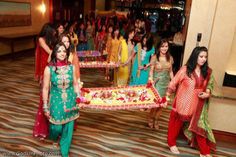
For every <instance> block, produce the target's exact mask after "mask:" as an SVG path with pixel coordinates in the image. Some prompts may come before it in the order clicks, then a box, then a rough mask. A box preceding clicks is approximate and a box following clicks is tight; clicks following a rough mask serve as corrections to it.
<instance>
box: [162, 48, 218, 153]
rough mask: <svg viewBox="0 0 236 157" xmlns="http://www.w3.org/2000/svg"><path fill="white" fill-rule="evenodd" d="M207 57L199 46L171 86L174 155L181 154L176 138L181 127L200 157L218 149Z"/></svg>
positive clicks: (170, 144)
mask: <svg viewBox="0 0 236 157" xmlns="http://www.w3.org/2000/svg"><path fill="white" fill-rule="evenodd" d="M207 58H208V50H207V48H206V47H196V48H195V49H194V50H193V52H192V54H191V56H190V58H189V59H188V61H187V63H186V65H185V66H183V67H182V68H181V69H180V70H179V71H178V73H177V74H176V75H175V77H174V78H173V79H172V80H171V82H170V83H169V86H168V90H167V94H166V95H167V97H168V96H169V95H170V94H171V93H173V92H175V91H176V96H175V99H174V103H173V108H175V111H174V110H172V111H171V114H170V120H169V127H168V145H169V147H170V150H171V152H172V153H174V154H180V152H179V150H178V148H177V146H176V139H177V137H178V134H179V131H180V129H181V128H182V127H183V128H184V135H185V136H186V137H187V139H188V140H189V143H190V144H191V146H194V144H195V143H197V145H198V147H199V150H200V157H210V156H211V155H210V149H213V150H214V149H215V138H214V135H213V133H212V130H211V128H210V125H209V122H208V115H207V114H208V112H207V111H208V106H209V97H210V96H211V92H212V90H213V76H212V70H211V69H210V68H209V67H208V62H207ZM195 141H196V142H195Z"/></svg>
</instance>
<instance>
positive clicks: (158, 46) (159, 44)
mask: <svg viewBox="0 0 236 157" xmlns="http://www.w3.org/2000/svg"><path fill="white" fill-rule="evenodd" d="M164 43H167V44H168V51H167V52H166V60H167V61H168V62H169V61H170V52H169V50H170V43H169V42H168V40H167V39H161V41H160V42H159V43H158V44H157V49H156V50H157V52H156V56H157V60H158V61H159V57H160V53H161V52H160V48H161V46H162V45H163V44H164Z"/></svg>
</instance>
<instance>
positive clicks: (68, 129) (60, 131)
mask: <svg viewBox="0 0 236 157" xmlns="http://www.w3.org/2000/svg"><path fill="white" fill-rule="evenodd" d="M73 129H74V121H70V122H68V123H66V124H62V125H55V124H50V136H49V138H50V139H52V140H54V141H57V140H58V139H59V137H60V136H61V137H60V151H61V155H62V156H63V157H68V155H69V149H70V145H71V141H72V136H73Z"/></svg>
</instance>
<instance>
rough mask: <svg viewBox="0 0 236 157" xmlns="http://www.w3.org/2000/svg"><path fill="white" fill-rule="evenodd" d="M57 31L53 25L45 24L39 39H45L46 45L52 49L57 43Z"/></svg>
mask: <svg viewBox="0 0 236 157" xmlns="http://www.w3.org/2000/svg"><path fill="white" fill-rule="evenodd" d="M55 35H56V30H55V29H54V28H53V25H52V24H51V23H45V24H44V25H43V27H42V29H41V31H40V33H39V37H43V38H44V39H45V42H46V44H47V45H48V46H49V47H50V48H52V47H53V46H54V44H55V43H56V37H55Z"/></svg>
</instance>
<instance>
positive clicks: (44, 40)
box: [33, 23, 56, 139]
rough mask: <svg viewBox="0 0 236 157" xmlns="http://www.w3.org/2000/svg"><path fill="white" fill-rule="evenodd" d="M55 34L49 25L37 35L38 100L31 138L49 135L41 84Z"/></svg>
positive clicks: (36, 77)
mask: <svg viewBox="0 0 236 157" xmlns="http://www.w3.org/2000/svg"><path fill="white" fill-rule="evenodd" d="M55 34H56V31H55V30H54V28H53V27H52V25H51V24H50V23H46V24H44V26H43V27H42V29H41V31H40V33H39V38H38V43H37V47H36V50H35V79H36V80H37V81H39V86H40V100H39V107H38V111H37V115H36V119H35V124H34V128H33V136H34V137H38V138H40V139H44V138H46V137H47V136H48V134H49V131H48V129H49V123H48V120H47V118H46V117H45V115H44V112H43V99H42V87H43V85H42V83H43V73H44V69H45V67H46V65H47V64H48V62H49V61H50V55H51V53H52V47H53V45H54V43H55V42H54V41H55V39H56V38H55Z"/></svg>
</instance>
